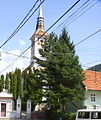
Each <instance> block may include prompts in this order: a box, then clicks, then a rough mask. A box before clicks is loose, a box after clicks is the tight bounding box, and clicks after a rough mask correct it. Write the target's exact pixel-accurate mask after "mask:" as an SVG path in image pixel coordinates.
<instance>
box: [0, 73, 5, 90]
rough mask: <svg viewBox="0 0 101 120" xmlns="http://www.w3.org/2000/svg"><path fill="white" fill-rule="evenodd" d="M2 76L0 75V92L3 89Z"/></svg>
mask: <svg viewBox="0 0 101 120" xmlns="http://www.w3.org/2000/svg"><path fill="white" fill-rule="evenodd" d="M4 81H5V80H4V75H1V78H0V91H2V90H3V88H4V87H5V85H4Z"/></svg>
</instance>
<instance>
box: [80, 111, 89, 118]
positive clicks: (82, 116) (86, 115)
mask: <svg viewBox="0 0 101 120" xmlns="http://www.w3.org/2000/svg"><path fill="white" fill-rule="evenodd" d="M89 116H90V112H79V113H78V118H89Z"/></svg>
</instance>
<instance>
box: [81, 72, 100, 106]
mask: <svg viewBox="0 0 101 120" xmlns="http://www.w3.org/2000/svg"><path fill="white" fill-rule="evenodd" d="M84 73H85V80H84V81H83V84H84V86H85V100H84V106H87V107H93V108H94V107H95V108H97V107H100V108H101V72H96V71H91V70H85V71H84Z"/></svg>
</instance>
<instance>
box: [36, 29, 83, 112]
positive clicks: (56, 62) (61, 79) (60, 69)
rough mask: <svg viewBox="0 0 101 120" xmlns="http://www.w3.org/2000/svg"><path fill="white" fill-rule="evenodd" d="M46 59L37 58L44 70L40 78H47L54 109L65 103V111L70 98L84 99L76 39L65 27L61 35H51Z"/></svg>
mask: <svg viewBox="0 0 101 120" xmlns="http://www.w3.org/2000/svg"><path fill="white" fill-rule="evenodd" d="M40 54H41V56H42V57H43V58H44V59H39V58H35V59H36V61H37V64H39V65H40V66H41V67H42V68H44V69H40V71H39V74H38V78H37V79H39V78H40V79H41V80H45V81H46V82H44V81H43V85H44V86H46V87H45V89H46V90H45V94H46V97H47V102H48V103H49V104H51V106H53V107H54V109H55V108H56V109H57V107H58V106H59V105H61V104H62V106H63V111H64V112H65V105H66V103H67V101H69V102H74V101H79V100H82V93H83V90H82V80H83V74H82V68H81V65H80V64H79V58H78V56H77V55H75V49H74V45H73V42H71V41H70V37H69V36H68V33H67V32H66V30H65V29H63V31H62V34H61V35H60V37H59V38H58V37H57V36H56V35H55V34H51V35H50V37H49V39H48V40H46V42H45V44H44V45H43V46H42V49H41V50H40Z"/></svg>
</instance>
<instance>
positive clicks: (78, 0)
mask: <svg viewBox="0 0 101 120" xmlns="http://www.w3.org/2000/svg"><path fill="white" fill-rule="evenodd" d="M79 2H80V0H77V2H75V3H74V4H73V5H72V6H71V7H70V8H69V9H68V10H67V11H66V12H65V13H64V14H63V15H61V16H60V17H59V18H58V19H57V20H56V21H55V22H54V23H53V24H52V25H51V26H50V27H49V28H48V29H47V30H46V32H44V33H43V35H41V36H40V37H39V38H38V39H37V40H36V41H35V42H37V41H38V40H39V39H40V38H41V37H42V36H44V35H45V33H47V32H48V31H49V30H50V29H51V28H52V27H53V26H54V25H56V24H57V23H58V22H59V21H60V20H61V19H62V18H63V17H64V16H65V15H66V14H67V13H68V12H69V11H70V10H71V9H73V8H74V7H75V6H76V5H77V4H78V3H79ZM35 42H34V43H35ZM34 43H33V44H34ZM30 47H31V46H29V47H28V48H27V49H26V50H25V51H24V52H22V54H21V55H19V56H18V57H17V58H16V59H15V60H14V61H13V62H12V63H10V64H9V65H8V66H7V67H6V68H4V69H3V70H2V71H1V72H0V73H2V72H3V71H5V70H6V69H7V68H9V67H10V66H11V65H12V64H13V63H14V62H15V61H16V60H17V59H18V58H19V57H21V56H22V55H23V54H24V53H25V52H26V51H27V50H28V49H29V48H30Z"/></svg>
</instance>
